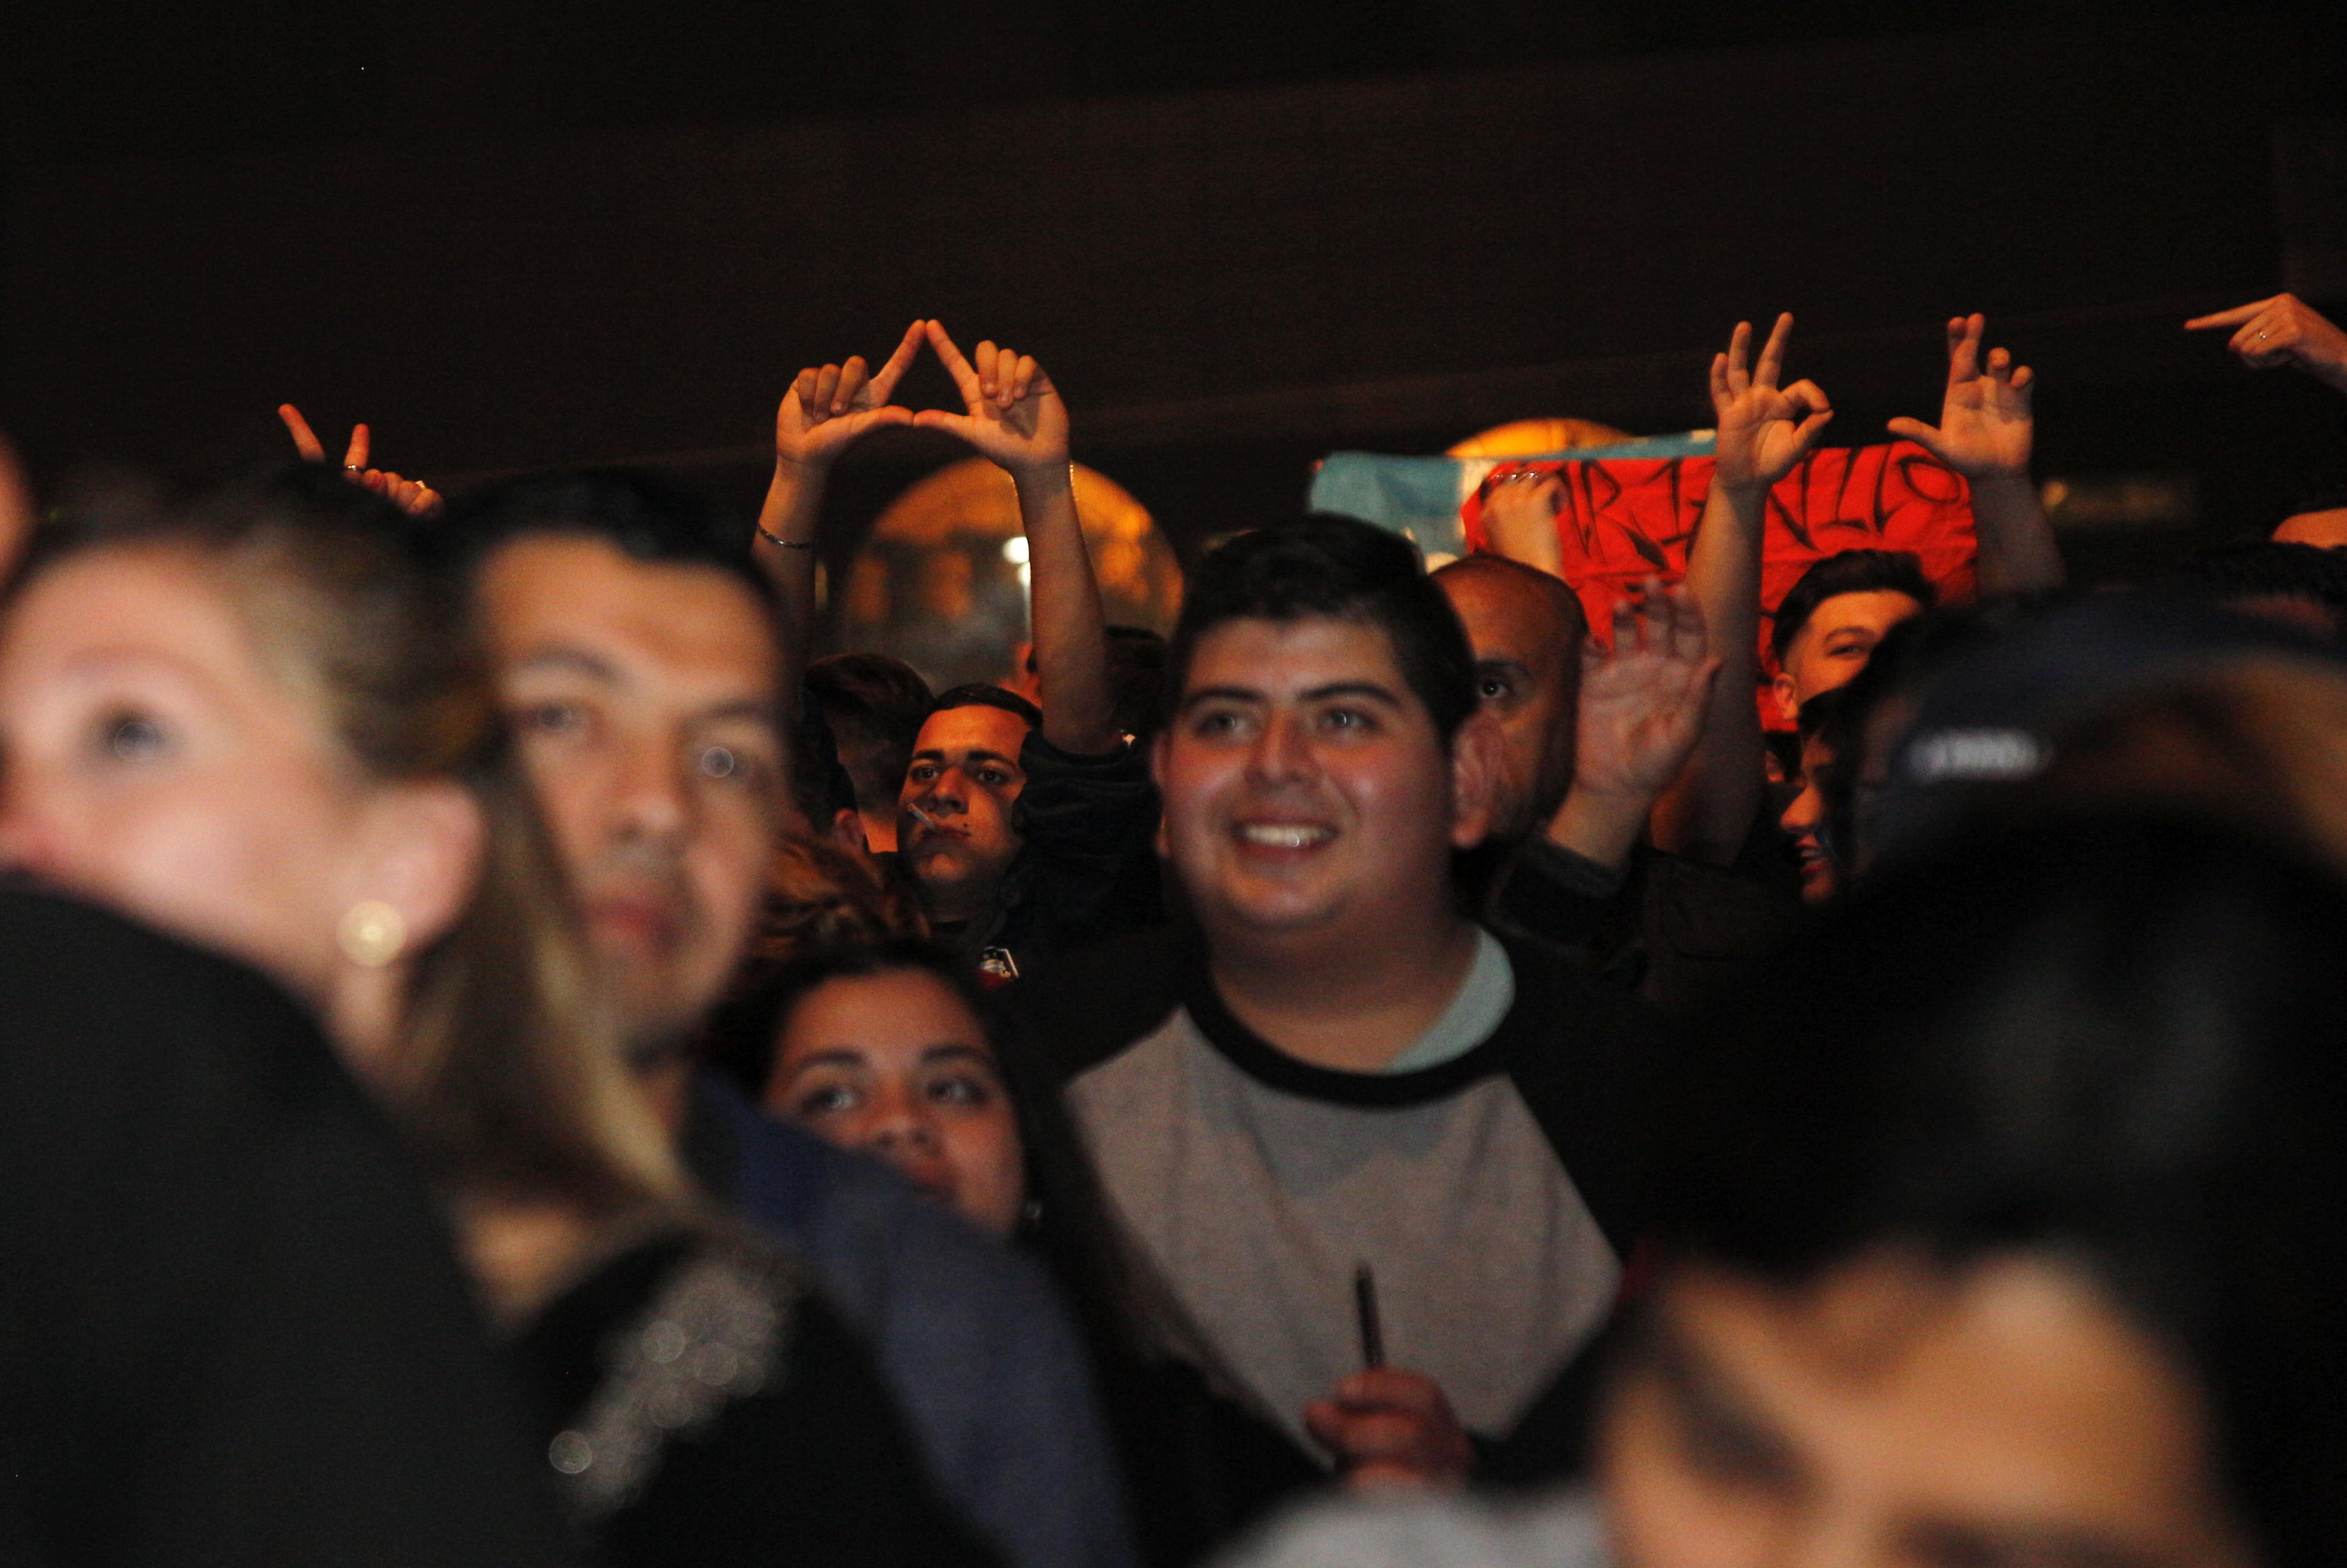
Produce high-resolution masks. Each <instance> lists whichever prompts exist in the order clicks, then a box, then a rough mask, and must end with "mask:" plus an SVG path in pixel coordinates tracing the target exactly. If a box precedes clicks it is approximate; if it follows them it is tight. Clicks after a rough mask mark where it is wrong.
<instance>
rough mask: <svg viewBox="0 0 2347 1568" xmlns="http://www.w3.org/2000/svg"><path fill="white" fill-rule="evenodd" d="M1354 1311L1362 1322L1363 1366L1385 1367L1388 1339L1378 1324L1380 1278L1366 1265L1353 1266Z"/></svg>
mask: <svg viewBox="0 0 2347 1568" xmlns="http://www.w3.org/2000/svg"><path fill="white" fill-rule="evenodd" d="M1353 1311H1354V1313H1355V1315H1356V1316H1357V1317H1358V1318H1359V1320H1360V1327H1361V1365H1362V1366H1364V1367H1382V1366H1384V1365H1385V1364H1386V1337H1385V1331H1384V1329H1383V1327H1380V1325H1379V1324H1378V1276H1376V1275H1374V1274H1371V1273H1370V1272H1369V1266H1368V1264H1366V1263H1362V1264H1356V1265H1354V1266H1353Z"/></svg>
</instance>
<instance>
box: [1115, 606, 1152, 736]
mask: <svg viewBox="0 0 2347 1568" xmlns="http://www.w3.org/2000/svg"><path fill="white" fill-rule="evenodd" d="M1165 654H1166V647H1165V639H1163V637H1160V636H1158V635H1157V633H1155V632H1154V631H1152V630H1149V629H1148V628H1147V627H1145V626H1112V627H1110V628H1109V629H1108V683H1109V687H1110V691H1111V702H1112V708H1111V711H1110V715H1109V723H1112V724H1113V725H1115V726H1116V728H1117V730H1118V731H1119V732H1121V733H1124V734H1128V735H1131V736H1132V737H1133V741H1134V743H1136V744H1137V743H1141V742H1144V741H1146V740H1148V739H1149V738H1150V737H1151V736H1152V735H1154V734H1155V733H1157V732H1158V731H1159V730H1161V729H1163V728H1164V727H1165Z"/></svg>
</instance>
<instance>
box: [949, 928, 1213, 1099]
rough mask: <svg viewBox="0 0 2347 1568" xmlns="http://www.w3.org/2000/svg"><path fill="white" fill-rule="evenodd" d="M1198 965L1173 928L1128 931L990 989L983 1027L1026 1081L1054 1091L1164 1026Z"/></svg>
mask: <svg viewBox="0 0 2347 1568" xmlns="http://www.w3.org/2000/svg"><path fill="white" fill-rule="evenodd" d="M1203 963H1204V957H1203V955H1202V953H1201V952H1200V950H1199V947H1198V944H1197V941H1196V939H1195V938H1194V937H1191V936H1189V935H1187V934H1185V933H1183V932H1181V931H1180V930H1179V929H1178V928H1177V927H1171V926H1155V927H1149V928H1147V929H1143V930H1138V931H1128V932H1126V933H1125V934H1123V935H1122V936H1121V937H1117V938H1112V939H1111V940H1109V941H1106V942H1103V943H1102V944H1100V945H1099V946H1097V947H1094V948H1087V949H1086V950H1085V951H1084V953H1083V954H1082V955H1081V957H1080V958H1073V959H1068V958H1060V959H1057V960H1053V961H1050V962H1046V963H1043V964H1040V965H1039V966H1037V968H1035V969H1034V970H1032V971H1031V972H1030V973H1028V974H1026V975H1024V976H1022V977H1021V978H1020V979H1019V980H1018V981H1017V982H1016V983H1014V984H1012V985H1009V986H1006V987H1004V988H1003V989H1001V990H999V991H997V992H995V993H994V994H993V995H992V996H990V997H989V998H988V999H987V1001H986V1014H987V1025H988V1028H989V1031H990V1032H991V1033H992V1034H993V1035H994V1037H995V1039H996V1040H997V1042H998V1044H999V1047H1000V1049H1001V1050H1002V1051H1003V1052H1004V1053H1005V1055H1006V1056H1008V1057H1009V1058H1010V1061H1011V1064H1012V1067H1013V1069H1014V1070H1015V1071H1017V1072H1019V1074H1020V1076H1021V1078H1022V1079H1023V1080H1024V1081H1027V1082H1029V1083H1031V1084H1033V1085H1034V1086H1035V1087H1036V1088H1037V1090H1038V1091H1045V1090H1048V1091H1052V1092H1057V1091H1060V1090H1061V1089H1064V1088H1066V1087H1067V1085H1068V1084H1069V1083H1070V1082H1071V1081H1072V1080H1074V1079H1076V1078H1077V1077H1079V1076H1081V1074H1083V1073H1084V1072H1086V1071H1090V1070H1091V1069H1092V1068H1094V1067H1097V1066H1099V1065H1100V1064H1101V1063H1102V1062H1103V1061H1108V1060H1109V1059H1110V1058H1111V1057H1112V1056H1114V1055H1116V1054H1117V1053H1118V1052H1119V1051H1122V1050H1124V1049H1125V1048H1126V1047H1127V1046H1129V1045H1131V1044H1132V1043H1133V1041H1134V1040H1139V1039H1140V1038H1141V1037H1142V1036H1143V1035H1145V1034H1147V1033H1148V1032H1149V1031H1150V1030H1153V1029H1155V1028H1156V1027H1157V1026H1158V1025H1159V1024H1161V1023H1163V1022H1164V1021H1165V1019H1166V1016H1167V1015H1168V1014H1170V1013H1172V1012H1173V1009H1175V1008H1176V1007H1179V1006H1180V1005H1181V1003H1182V997H1183V990H1184V985H1185V983H1186V981H1187V980H1188V979H1189V977H1190V976H1191V975H1192V974H1193V973H1194V971H1195V970H1196V969H1197V968H1199V967H1200V966H1201V965H1202V964H1203Z"/></svg>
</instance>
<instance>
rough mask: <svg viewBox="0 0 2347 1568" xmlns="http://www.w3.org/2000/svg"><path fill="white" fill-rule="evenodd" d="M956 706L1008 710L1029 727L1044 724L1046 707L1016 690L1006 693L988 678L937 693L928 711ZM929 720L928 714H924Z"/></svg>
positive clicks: (945, 710)
mask: <svg viewBox="0 0 2347 1568" xmlns="http://www.w3.org/2000/svg"><path fill="white" fill-rule="evenodd" d="M955 708H999V709H1001V710H1002V711H1003V712H1006V713H1016V714H1018V715H1019V716H1020V718H1022V719H1024V720H1026V721H1027V727H1028V728H1029V729H1030V730H1040V729H1041V728H1042V727H1043V710H1042V709H1040V708H1038V707H1037V706H1035V704H1034V703H1032V702H1029V701H1028V700H1027V699H1026V698H1024V697H1021V696H1020V694H1019V693H1018V692H1007V691H1005V690H1003V689H1002V688H1001V687H999V686H997V685H994V684H993V683H991V682H986V681H970V682H964V683H963V684H961V685H959V686H955V687H952V688H950V689H949V690H947V691H944V692H938V699H937V701H936V702H931V703H930V704H929V713H931V714H934V713H943V712H950V711H951V710H953V709H955ZM922 718H923V722H924V723H927V721H928V714H924V715H923V716H922Z"/></svg>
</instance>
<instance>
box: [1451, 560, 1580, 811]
mask: <svg viewBox="0 0 2347 1568" xmlns="http://www.w3.org/2000/svg"><path fill="white" fill-rule="evenodd" d="M1434 581H1435V583H1436V585H1437V586H1438V587H1440V589H1442V591H1443V593H1444V595H1445V596H1447V597H1448V598H1449V599H1450V608H1451V609H1453V610H1457V611H1458V612H1459V620H1460V624H1462V625H1463V626H1465V628H1466V629H1467V641H1468V644H1469V646H1470V647H1471V648H1472V649H1473V650H1474V653H1475V697H1476V701H1477V702H1479V703H1481V706H1482V708H1483V711H1484V712H1488V713H1490V714H1491V716H1492V717H1493V718H1495V719H1497V720H1498V721H1499V730H1500V736H1501V765H1500V776H1499V780H1498V784H1497V788H1496V792H1495V795H1494V799H1493V803H1492V813H1491V836H1492V837H1494V838H1496V839H1501V840H1505V841H1507V842H1510V843H1515V842H1519V841H1521V840H1522V839H1525V838H1528V837H1530V836H1531V835H1532V834H1533V833H1534V832H1535V831H1536V830H1537V829H1538V828H1539V827H1540V825H1542V823H1544V822H1546V821H1547V820H1548V819H1549V818H1550V817H1551V816H1553V815H1555V813H1556V809H1557V807H1559V806H1561V805H1563V804H1564V797H1565V793H1566V791H1567V790H1568V789H1570V788H1571V786H1572V784H1573V726H1574V710H1575V705H1576V702H1577V700H1578V698H1579V696H1580V692H1581V644H1582V641H1583V638H1584V637H1585V636H1586V635H1587V634H1588V630H1589V623H1588V620H1586V618H1585V617H1584V616H1583V614H1582V610H1581V600H1580V597H1579V596H1578V595H1576V594H1575V593H1574V592H1573V589H1571V588H1569V587H1568V586H1566V584H1565V582H1564V581H1563V579H1561V578H1555V577H1552V576H1550V575H1549V574H1548V573H1546V572H1544V571H1539V570H1536V569H1533V568H1532V567H1529V566H1525V565H1523V564H1522V562H1519V561H1512V560H1508V559H1504V558H1502V557H1500V556H1487V555H1475V556H1469V557H1467V558H1466V559H1463V560H1456V561H1453V562H1451V563H1450V565H1449V566H1446V567H1444V568H1443V569H1441V570H1440V571H1438V572H1436V573H1435V574H1434Z"/></svg>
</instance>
